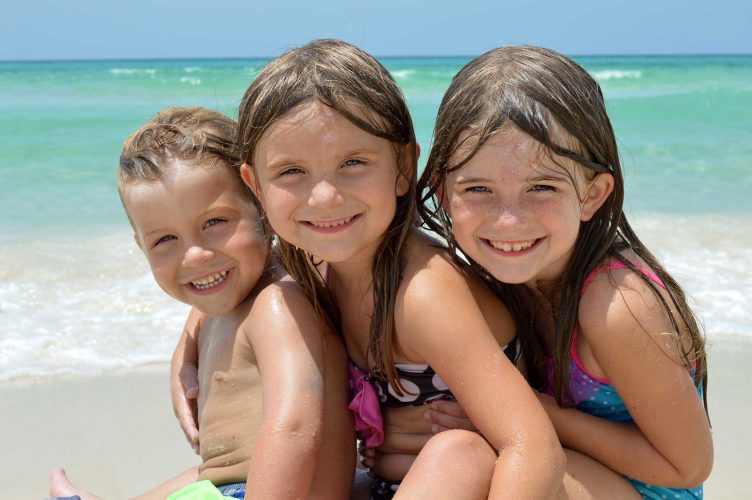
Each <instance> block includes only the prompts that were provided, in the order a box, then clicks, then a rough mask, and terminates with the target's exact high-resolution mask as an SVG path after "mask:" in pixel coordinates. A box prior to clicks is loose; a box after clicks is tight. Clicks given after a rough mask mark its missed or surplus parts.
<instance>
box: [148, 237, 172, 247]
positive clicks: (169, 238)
mask: <svg viewBox="0 0 752 500" xmlns="http://www.w3.org/2000/svg"><path fill="white" fill-rule="evenodd" d="M176 239H177V238H176V237H174V236H173V235H171V234H167V235H165V236H162V237H161V238H159V239H158V240H157V241H155V242H154V244H153V245H152V248H154V247H156V246H157V245H161V244H162V243H166V242H168V241H170V240H176Z"/></svg>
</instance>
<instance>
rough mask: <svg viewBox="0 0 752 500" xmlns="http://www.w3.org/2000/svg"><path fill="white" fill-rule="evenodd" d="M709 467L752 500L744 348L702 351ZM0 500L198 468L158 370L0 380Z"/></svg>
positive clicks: (120, 485) (135, 484) (141, 483)
mask: <svg viewBox="0 0 752 500" xmlns="http://www.w3.org/2000/svg"><path fill="white" fill-rule="evenodd" d="M709 364H710V387H709V404H710V416H711V419H712V423H713V429H714V430H713V434H714V440H715V466H714V469H713V473H712V474H711V476H710V479H709V480H708V481H707V482H706V487H705V497H706V498H708V499H713V500H715V499H721V500H722V499H740V498H752V475H750V472H749V471H750V467H752V432H750V429H749V426H750V425H752V402H751V401H750V397H751V396H752V391H751V390H750V385H751V384H752V381H750V374H752V371H750V369H749V368H750V366H751V365H752V342H750V341H747V340H743V339H740V340H738V341H737V340H735V339H732V338H728V337H725V338H723V340H721V341H716V342H714V343H712V344H711V346H710V357H709ZM0 429H2V430H3V431H4V439H3V444H2V450H3V453H2V462H1V463H0V498H2V499H26V498H29V499H42V498H45V497H46V496H47V485H48V474H49V470H50V469H51V468H52V467H53V466H62V467H64V468H65V469H66V471H67V472H68V476H69V477H70V478H71V480H72V481H73V482H75V483H76V484H78V485H79V486H82V487H85V488H87V489H89V490H90V491H93V492H95V493H98V494H100V495H101V496H103V497H104V498H106V499H110V498H112V499H120V498H126V497H127V496H129V495H134V494H137V493H139V492H143V491H146V490H147V489H149V488H150V487H152V486H154V485H155V484H158V483H159V482H161V481H163V480H165V479H167V478H169V477H171V476H172V475H174V474H176V473H178V472H180V471H182V470H183V469H185V468H187V467H189V466H190V465H195V464H197V463H198V461H199V459H198V457H197V456H195V455H194V454H193V452H192V450H191V449H190V447H189V446H188V444H187V443H186V442H185V440H184V438H183V434H182V432H181V431H180V429H179V428H178V425H177V421H176V420H175V418H174V416H173V414H172V408H171V404H170V398H169V389H168V376H167V367H166V366H154V367H148V368H141V369H138V370H134V371H131V372H123V373H114V374H106V375H101V376H85V377H84V376H80V377H65V378H54V379H53V378H44V379H37V380H22V381H14V382H9V383H5V384H0Z"/></svg>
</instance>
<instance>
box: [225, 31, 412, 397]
mask: <svg viewBox="0 0 752 500" xmlns="http://www.w3.org/2000/svg"><path fill="white" fill-rule="evenodd" d="M311 103H321V104H323V105H325V106H328V107H330V108H332V109H333V110H335V111H337V112H338V113H339V114H341V115H342V116H344V117H345V118H347V119H348V120H349V121H350V122H352V123H353V124H354V125H356V126H357V127H358V128H360V129H362V130H364V131H366V132H368V133H369V134H372V135H375V136H377V137H381V138H383V139H386V140H388V141H389V142H391V143H392V145H393V147H394V152H395V158H396V161H397V165H398V168H399V169H400V175H402V176H404V177H405V178H407V179H408V180H409V181H410V186H409V188H408V191H407V193H406V194H405V195H403V196H400V197H398V199H397V210H396V213H395V216H394V219H393V220H392V223H391V224H390V226H389V228H388V229H387V233H386V235H385V238H384V240H383V241H382V243H381V246H380V247H379V249H378V251H377V253H376V256H375V257H374V262H373V266H372V273H373V294H374V295H373V297H374V315H373V320H372V321H371V329H370V341H369V356H370V358H371V359H373V360H374V362H375V364H376V368H377V369H378V370H379V371H381V373H383V374H385V375H386V376H387V378H388V379H389V380H390V381H392V382H393V383H396V385H397V387H399V381H398V380H397V377H396V372H395V369H394V362H393V355H392V352H393V350H394V342H395V340H394V302H395V299H396V294H397V289H398V287H399V282H400V274H401V270H402V268H403V266H404V248H405V242H406V240H407V237H408V236H409V234H410V232H411V230H412V226H413V221H414V218H415V205H416V199H415V198H416V195H415V182H416V177H417V174H416V169H417V146H416V141H415V132H414V130H413V123H412V119H411V118H410V113H409V111H408V109H407V105H406V103H405V99H404V96H403V95H402V91H401V90H400V89H399V87H398V86H397V83H396V82H395V81H394V79H393V78H392V76H391V75H390V74H389V72H388V71H387V70H386V68H384V67H383V66H382V65H381V64H380V63H379V62H378V61H377V60H376V59H375V58H373V57H372V56H370V55H369V54H367V53H365V52H363V51H362V50H360V49H358V48H357V47H355V46H353V45H351V44H349V43H346V42H342V41H339V40H315V41H313V42H310V43H308V44H306V45H303V46H301V47H298V48H296V49H292V50H290V51H288V52H286V53H284V54H282V55H281V56H280V57H278V58H277V59H275V60H273V61H272V62H270V63H269V64H268V65H267V66H266V67H265V68H264V69H263V70H262V71H261V73H259V75H258V76H257V77H256V79H255V80H254V81H253V83H252V84H251V85H250V86H249V87H248V90H247V91H246V93H245V95H244V96H243V100H242V101H241V103H240V110H239V113H238V149H239V152H240V158H241V160H242V161H244V162H246V163H248V164H249V165H251V167H252V168H253V163H254V160H253V156H254V153H255V151H256V148H257V146H258V143H259V141H260V140H261V138H262V136H263V135H264V133H265V132H266V131H267V130H268V129H269V127H271V126H272V124H274V123H275V122H276V121H277V120H278V119H280V118H282V117H283V116H284V115H286V114H287V113H289V112H291V111H293V110H296V109H300V108H301V107H303V106H305V105H308V104H311ZM279 254H280V256H281V258H282V260H283V263H284V265H285V267H286V268H287V270H288V272H289V273H290V274H291V275H292V276H293V278H295V279H296V281H298V283H300V284H301V286H303V288H304V289H305V291H306V293H307V294H308V297H309V299H310V300H311V302H312V304H313V306H314V308H316V310H317V312H318V313H319V315H320V317H322V319H323V320H324V321H325V323H326V324H327V325H328V326H329V327H330V328H331V329H333V330H338V329H339V312H338V309H337V306H336V302H335V300H334V298H333V296H332V295H331V293H330V292H329V290H328V289H327V287H326V283H325V282H324V279H323V277H322V276H321V274H320V272H319V269H318V267H317V265H318V264H319V263H318V262H316V261H315V259H314V258H313V257H312V256H311V255H308V254H306V253H305V252H303V251H302V250H300V249H297V248H296V247H294V246H292V245H290V244H288V243H287V242H285V241H280V242H279Z"/></svg>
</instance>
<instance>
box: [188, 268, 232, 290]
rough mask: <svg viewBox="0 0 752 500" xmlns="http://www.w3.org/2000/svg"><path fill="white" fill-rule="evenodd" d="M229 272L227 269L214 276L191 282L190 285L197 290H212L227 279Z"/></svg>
mask: <svg viewBox="0 0 752 500" xmlns="http://www.w3.org/2000/svg"><path fill="white" fill-rule="evenodd" d="M229 272H230V270H229V269H228V270H226V271H222V272H219V273H217V274H215V275H214V276H210V277H208V278H204V279H200V280H196V281H191V285H193V286H194V287H196V288H198V289H199V290H206V289H207V288H212V287H214V286H217V285H219V284H220V283H222V282H223V281H224V280H225V278H226V277H227V273H229Z"/></svg>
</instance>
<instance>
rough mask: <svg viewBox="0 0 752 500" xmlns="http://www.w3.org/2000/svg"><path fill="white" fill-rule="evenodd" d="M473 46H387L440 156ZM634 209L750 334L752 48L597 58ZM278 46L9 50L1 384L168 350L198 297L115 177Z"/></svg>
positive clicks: (707, 300)
mask: <svg viewBox="0 0 752 500" xmlns="http://www.w3.org/2000/svg"><path fill="white" fill-rule="evenodd" d="M469 59H470V58H384V59H382V62H383V63H384V64H385V66H386V67H387V68H388V69H389V70H390V71H391V72H392V74H393V75H394V76H395V78H396V79H397V81H398V82H399V84H400V85H401V86H402V88H403V90H404V91H405V93H406V95H407V98H408V101H409V105H410V109H411V111H412V113H413V119H414V121H415V126H416V130H417V134H418V138H419V141H420V142H421V144H422V146H423V148H424V157H425V156H426V155H427V151H428V147H429V146H430V139H431V132H432V126H433V121H434V118H435V115H436V110H437V108H438V105H439V102H440V100H441V96H442V94H443V92H444V91H445V89H446V88H447V86H448V84H449V81H450V79H451V77H452V76H453V75H454V74H455V73H456V72H457V71H458V70H459V69H460V68H461V67H462V65H463V64H465V63H466V62H467V61H468V60H469ZM576 59H577V60H578V61H579V62H580V63H581V64H583V65H584V66H585V67H586V68H587V69H588V71H590V72H591V73H592V74H593V75H594V76H595V77H596V78H597V79H598V80H599V81H600V82H601V84H602V86H603V90H604V93H605V95H606V99H607V103H608V108H609V112H610V115H611V117H612V120H613V123H614V126H615V129H616V132H617V137H618V139H619V145H620V148H621V153H622V157H623V162H624V170H625V177H626V183H627V185H626V191H627V196H626V211H627V215H628V216H629V217H630V219H631V220H632V222H633V225H634V226H635V227H636V229H637V231H638V234H640V235H641V236H642V237H643V239H644V240H645V241H646V242H647V243H648V244H649V246H650V248H651V249H652V250H654V251H655V252H656V253H657V254H658V255H659V256H660V257H661V258H662V259H663V261H664V262H665V264H666V265H667V267H668V268H669V270H670V271H671V272H673V273H674V274H675V276H676V277H677V278H678V279H679V280H680V282H681V283H683V285H684V286H685V288H686V290H687V291H688V293H689V295H690V296H691V298H692V300H693V303H694V305H695V306H696V308H697V312H698V314H699V316H700V318H701V319H702V321H703V324H704V326H705V330H706V333H707V335H708V338H709V340H710V341H711V343H712V342H713V341H714V340H715V339H718V338H720V337H723V336H742V337H747V338H752V315H750V314H749V310H750V305H752V304H751V302H750V300H749V298H748V295H747V294H748V293H750V292H751V291H752V224H750V216H752V196H751V195H750V194H751V193H752V56H724V57H721V56H718V57H716V56H713V57H706V56H703V57H686V56H685V57H666V56H661V57H581V58H576ZM266 62H267V61H266V60H261V59H258V60H254V59H249V60H180V61H95V62H33V63H9V62H5V63H3V62H0V110H2V111H1V112H0V323H1V324H2V325H3V328H2V330H0V381H3V380H10V379H14V378H19V377H27V376H55V375H59V374H64V373H81V372H96V371H106V370H112V369H116V368H120V367H129V366H135V365H139V364H144V363H151V362H162V361H166V360H168V359H169V357H170V355H171V352H172V348H173V346H174V343H175V341H176V339H177V338H178V334H179V331H180V326H181V325H182V321H183V318H184V317H185V314H186V312H187V309H186V307H185V306H183V305H181V304H178V303H176V302H174V301H173V300H172V299H170V298H169V297H167V296H166V295H165V294H164V293H163V292H162V291H161V290H159V288H158V287H157V286H156V285H155V284H154V282H153V280H152V278H151V276H150V274H149V271H148V268H147V266H146V263H145V261H144V259H143V257H142V256H141V255H140V253H139V251H138V249H137V248H136V246H135V244H134V243H133V240H132V234H131V231H130V229H129V226H128V223H127V220H126V219H125V216H124V214H123V212H122V209H121V207H120V202H119V200H118V196H117V192H116V189H115V169H116V165H117V159H118V155H119V151H120V145H121V143H122V141H123V139H124V138H125V137H126V136H127V135H128V134H129V133H130V132H131V131H132V130H134V129H135V128H137V127H138V126H139V125H140V124H141V123H142V122H143V121H145V120H146V119H147V118H149V117H150V116H152V115H154V114H155V113H156V112H157V111H159V110H160V109H161V108H163V107H165V106H169V105H179V106H207V107H210V108H214V109H217V110H219V111H222V112H225V113H227V114H229V115H230V116H236V109H237V105H238V103H239V101H240V98H241V96H242V94H243V92H244V90H245V88H246V87H247V86H248V84H249V82H250V81H251V80H252V78H253V77H254V75H256V74H257V73H258V71H259V70H260V68H262V67H263V65H264V64H265V63H266Z"/></svg>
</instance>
